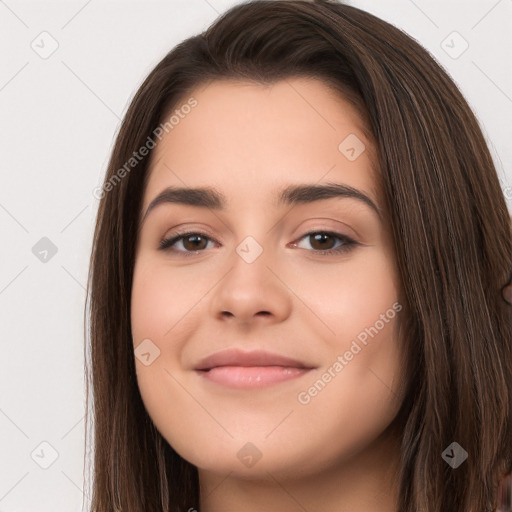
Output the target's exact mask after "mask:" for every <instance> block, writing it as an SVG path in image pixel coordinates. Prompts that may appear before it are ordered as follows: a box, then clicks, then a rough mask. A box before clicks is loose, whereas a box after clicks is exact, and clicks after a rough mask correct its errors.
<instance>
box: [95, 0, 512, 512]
mask: <svg viewBox="0 0 512 512" xmlns="http://www.w3.org/2000/svg"><path fill="white" fill-rule="evenodd" d="M98 197H100V198H101V202H100V205H99V211H98V218H97V225H96V231H95V235H94V244H93V252H92V255H91V271H90V281H89V291H90V303H89V306H90V342H91V361H90V371H91V374H90V377H91V381H92V388H93V393H94V397H93V407H94V443H95V446H94V482H93V496H92V508H91V510H92V511H93V512H100V511H101V512H107V511H112V512H113V511H123V512H135V511H137V512H142V511H147V512H149V511H169V512H170V511H173V512H175V511H176V512H177V511H189V512H192V511H194V510H195V511H201V512H214V511H215V512H220V511H222V512H228V511H234V510H243V511H244V512H252V511H274V510H286V511H306V510H307V511H313V510H314V511H316V512H324V511H334V510H336V511H342V510H350V511H351V512H363V511H365V512H369V511H372V510H375V511H377V510H378V511H379V512H392V511H393V512H396V511H401V512H416V511H424V512H446V511H454V510H457V511H458V512H484V511H491V510H497V507H498V494H499V493H498V487H499V483H500V481H502V479H503V478H504V477H505V476H506V475H507V474H508V473H510V472H511V471H512V443H511V440H512V409H511V404H512V389H511V388H512V386H511V383H512V308H511V307H510V304H509V303H508V302H507V300H504V299H507V297H508V299H509V300H510V295H507V294H508V293H509V291H510V287H508V288H506V287H504V286H505V285H507V284H508V283H509V282H510V279H511V272H512V229H511V219H510V215H509V213H508V211H507V206H506V202H505V199H504V195H503V192H502V190H501V188H500V183H499V179H498V176H497V173H496V170H495V168H494V165H493V162H492V159H491V156H490V154H489V151H488V148H487V146H486V143H485V140H484V137H483V135H482V132H481V130H480V127H479V125H478V123H477V121H476V119H475V116H474V114H473V113H472V111H471V109H470V107H469V106H468V104H467V102H466V101H465V100H464V98H463V97H462V95H461V93H460V92H459V90H458V89H457V87H456V86H455V85H454V83H453V82H452V81H451V80H450V78H449V77H448V75H447V74H446V72H445V71H443V70H442V69H441V68H440V66H439V65H438V64H437V63H436V62H435V60H434V59H433V58H432V57H431V56H430V54H429V53H428V52H427V51H425V50H424V49H423V48H422V47H421V46H419V45H418V44H417V43H416V42H415V41H414V40H413V39H411V38H410V37H409V36H407V35H406V34H405V33H403V32H402V31H400V30H398V29H396V28H394V27H393V26H391V25H390V24H388V23H386V22H384V21H382V20H380V19H378V18H376V17H374V16H372V15H370V14H368V13H366V12H363V11H361V10H359V9H356V8H354V7H349V6H346V5H343V4H340V3H335V2H327V1H325V0H324V1H320V0H319V1H316V2H308V1H299V0H292V1H253V2H250V3H246V4H240V5H237V6H236V7H234V8H232V9H231V10H229V11H228V12H227V13H225V14H224V15H223V16H222V17H221V18H220V19H218V20H217V21H216V22H215V23H214V24H213V25H212V26H211V27H210V28H209V29H208V30H206V31H205V32H204V33H202V34H200V35H197V36H195V37H191V38H190V39H187V40H186V41H184V42H182V43H181V44H179V45H178V46H177V47H176V48H175V49H173V50H172V51H171V52H170V53H169V54H168V55H167V56H166V57H165V58H164V59H163V60H162V61H161V62H160V63H159V64H158V65H157V66H156V67H155V69H154V70H153V71H152V72H151V73H150V74H149V76H148V77H147V79H146V80H145V81H144V83H143V84H142V86H141V87H140V89H139V90H138V92H137V94H136V95H135V97H134V99H133V101H132V103H131V105H130V107H129V109H128V111H127V114H126V116H125V119H124V121H123V123H122V126H121V128H120V131H119V134H118V137H117V140H116V143H115V146H114V149H113V153H112V156H111V159H110V162H109V166H108V171H107V175H106V177H105V182H104V185H103V187H102V189H101V190H100V191H99V196H98ZM501 495H502V497H504V498H503V499H505V497H506V496H505V493H504V492H502V494H501ZM507 499H508V498H507ZM504 506H505V505H504V504H502V506H501V510H505V509H504V508H503V507H504ZM500 512H501V511H500Z"/></svg>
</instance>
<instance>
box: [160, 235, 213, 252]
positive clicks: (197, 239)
mask: <svg viewBox="0 0 512 512" xmlns="http://www.w3.org/2000/svg"><path fill="white" fill-rule="evenodd" d="M204 240H212V239H210V237H209V236H207V235H206V234H204V233H198V232H195V231H194V232H187V233H180V234H177V235H175V236H172V237H170V238H164V239H163V240H162V241H161V242H160V244H159V246H158V247H159V249H162V250H172V251H176V252H182V253H185V254H186V255H188V254H187V253H197V252H200V251H202V250H203V249H205V248H206V247H204V243H203V242H204ZM191 241H192V242H191ZM178 242H181V243H182V246H183V247H184V250H182V249H176V248H175V247H174V246H175V245H176V244H177V243H178ZM190 242H191V243H190ZM189 244H190V245H189ZM187 245H189V246H188V247H187Z"/></svg>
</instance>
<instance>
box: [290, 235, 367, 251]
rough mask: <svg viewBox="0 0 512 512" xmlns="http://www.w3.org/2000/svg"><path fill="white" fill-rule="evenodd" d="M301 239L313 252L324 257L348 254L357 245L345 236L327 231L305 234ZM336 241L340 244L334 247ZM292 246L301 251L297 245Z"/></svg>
mask: <svg viewBox="0 0 512 512" xmlns="http://www.w3.org/2000/svg"><path fill="white" fill-rule="evenodd" d="M303 239H308V240H309V244H310V246H311V247H312V248H313V252H316V253H317V254H324V255H328V254H341V253H345V252H349V251H350V250H351V249H353V248H354V247H355V246H356V245H359V243H358V242H356V241H355V240H352V238H350V237H348V236H346V235H342V234H341V233H332V232H329V231H312V232H310V233H306V234H305V235H304V236H303V237H302V238H301V240H303ZM336 241H339V242H341V243H338V245H337V246H336ZM333 243H334V246H333ZM294 245H295V246H297V247H299V248H301V249H303V247H300V246H299V244H294Z"/></svg>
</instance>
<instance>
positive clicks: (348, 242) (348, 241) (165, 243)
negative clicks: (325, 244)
mask: <svg viewBox="0 0 512 512" xmlns="http://www.w3.org/2000/svg"><path fill="white" fill-rule="evenodd" d="M317 234H323V235H329V236H332V237H334V238H338V239H339V240H342V241H343V242H344V243H343V245H341V246H339V247H337V248H335V249H325V250H318V251H315V250H314V249H313V250H312V251H313V252H314V253H315V254H319V255H323V256H334V255H337V254H344V253H348V252H349V251H351V250H352V249H353V248H354V247H355V246H356V245H360V244H359V243H358V242H356V241H355V240H353V239H352V238H350V237H348V236H346V235H342V234H341V233H335V232H333V231H310V232H309V233H306V234H304V235H303V236H302V237H301V238H300V239H299V241H300V240H302V239H303V238H306V237H308V236H311V235H317ZM192 235H199V236H200V237H203V238H206V239H207V240H209V241H213V242H216V243H218V242H217V241H216V240H214V239H213V238H211V237H209V236H208V235H207V234H206V233H201V232H199V231H186V232H184V233H176V234H175V235H173V236H172V237H170V238H164V239H163V240H161V242H160V244H159V246H158V248H159V249H160V250H162V251H172V252H179V253H183V254H184V255H185V256H186V257H188V256H192V255H194V254H197V253H199V252H202V251H204V250H205V249H198V250H196V251H187V250H185V251H178V250H176V249H172V246H173V245H174V244H175V243H176V242H178V241H179V240H181V239H183V238H187V237H189V236H192ZM306 250H308V249H306Z"/></svg>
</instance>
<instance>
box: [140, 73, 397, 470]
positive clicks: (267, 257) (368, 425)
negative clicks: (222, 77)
mask: <svg viewBox="0 0 512 512" xmlns="http://www.w3.org/2000/svg"><path fill="white" fill-rule="evenodd" d="M187 101H188V103H187ZM183 105H193V106H191V107H183ZM176 109H177V110H178V112H177V113H175V117H174V120H173V121H172V129H169V127H170V126H171V125H168V126H167V131H168V133H165V131H164V136H163V137H162V139H161V141H160V142H159V143H158V145H157V147H156V148H155V149H154V154H153V156H152V165H151V169H150V176H149V181H148V183H147V187H146V190H145V193H144V198H143V210H142V214H141V217H142V216H144V220H143V223H142V227H141V231H140V235H139V240H138V245H137V252H136V263H135V271H134V280H133V291H132V303H131V304H132V306H131V325H132V332H133V344H134V349H135V356H136V359H135V361H136V370H137V380H138V385H139V387H140V392H141V395H142V398H143V401H144V404H145V407H146V409H147V411H148V413H149V415H150V416H151V418H152V420H153V422H154V423H155V425H156V427H157V428H158V430H159V431H160V433H161V434H162V435H163V436H164V437H165V439H166V440H167V441H168V442H169V444H170V445H171V446H172V447H173V448H174V449H175V450H176V452H177V453H179V454H180V455H181V456H182V457H183V458H185V459H186V460H188V461H189V462H191V463H192V464H194V465H195V466H197V467H198V468H199V470H200V471H204V472H213V473H219V474H227V473H228V472H231V476H236V475H239V476H240V477H242V478H245V477H251V478H253V477H256V476H257V475H265V474H266V473H267V472H270V473H271V474H272V475H274V476H276V478H277V477H278V476H282V477H284V476H287V477H293V476H294V475H298V474H300V475H302V476H304V475H308V474H314V473H317V472H319V471H323V470H327V469H329V468H331V469H332V468H334V467H335V466H338V465H343V464H348V462H349V461H350V460H351V458H353V457H356V456H357V455H358V454H361V453H363V452H364V451H365V450H367V449H368V448H369V447H370V446H375V442H376V441H377V440H378V439H379V438H380V436H381V434H383V432H384V431H385V430H386V427H388V425H389V424H390V422H391V421H392V420H393V418H394V417H395V416H396V413H397V411H398V409H399V407H400V404H401V398H402V397H401V396H398V385H399V383H400V379H401V375H400V361H399V356H400V353H401V351H400V346H399V343H398V337H397V332H396V331H397V318H398V316H399V315H400V312H399V311H400V309H401V307H402V306H401V304H400V302H399V296H398V290H399V281H398V274H397V270H396V267H395V257H394V252H393V246H392V238H391V236H390V232H389V226H387V225H386V224H385V223H384V221H383V219H382V217H381V216H380V215H383V214H384V211H383V208H384V205H383V202H382V197H380V190H379V189H378V187H377V181H376V176H375V174H374V173H373V171H372V168H371V153H372V151H373V149H374V148H373V146H372V145H371V143H370V141H369V140H367V139H366V138H365V136H364V135H363V132H362V127H361V124H360V120H359V118H358V115H357V114H356V112H355V111H354V110H353V108H352V107H351V106H350V104H348V103H347V102H345V101H344V100H342V99H341V98H340V97H339V96H338V95H337V94H335V93H334V92H332V91H331V89H329V88H328V87H327V86H326V85H325V84H324V83H323V82H321V81H317V80H312V79H304V78H294V79H289V80H286V81H281V82H277V83H275V84H274V85H272V86H264V85H260V84H254V83H248V82H243V83H242V82H234V81H214V82H212V83H210V85H209V86H207V87H206V88H205V87H204V86H203V87H200V88H197V89H195V90H194V91H192V93H191V94H190V96H189V97H187V98H185V100H184V101H183V102H182V104H180V105H178V106H177V107H176ZM326 186H330V188H328V189H324V188H323V187H326ZM295 187H297V188H298V189H299V190H297V191H295V192H294V191H293V189H294V188H295ZM309 187H319V188H318V189H317V190H316V191H315V189H311V190H310V189H309ZM342 187H350V189H349V190H352V191H357V194H358V195H359V196H357V194H356V195H354V194H352V195H349V194H348V193H347V191H346V189H345V192H344V189H343V188H342ZM185 188H186V189H188V188H191V189H195V188H200V189H207V191H208V192H207V193H206V192H202V193H199V192H188V193H187V192H185V193H179V192H176V191H175V192H172V190H173V189H185ZM302 188H303V190H301V189H302ZM166 189H169V191H168V193H167V195H163V196H160V194H162V193H163V192H164V191H165V190H166ZM159 196H160V200H159V201H158V202H157V204H154V205H153V207H152V208H150V211H149V212H147V213H146V211H147V209H148V207H149V205H150V204H151V203H152V202H153V201H154V200H155V198H157V197H159ZM365 198H367V199H365ZM372 204H373V205H375V208H374V207H373V206H372ZM379 210H380V214H379ZM184 233H192V235H190V234H188V235H186V236H183V237H182V238H176V239H175V240H174V241H173V239H174V238H175V237H178V235H179V234H184ZM165 239H168V240H171V241H170V242H166V243H165V244H164V248H159V245H160V244H161V243H162V241H163V240H165ZM231 350H236V351H238V353H235V354H234V355H233V354H231V358H229V357H227V358H224V359H217V360H210V361H206V362H204V359H205V358H207V357H209V356H212V355H214V354H217V353H220V354H221V355H224V356H226V354H223V353H225V352H229V351H231ZM253 351H265V352H268V353H270V355H267V356H262V357H263V358H258V357H256V356H257V355H258V354H256V356H255V355H254V354H249V356H252V358H251V357H248V358H246V359H243V358H242V356H244V355H247V353H252V352H253ZM260 356H261V354H260ZM278 356H280V357H285V358H289V359H293V360H294V361H295V362H290V361H283V360H279V359H278ZM299 367H302V368H299ZM304 367H305V368H304ZM199 368H202V369H203V370H200V369H199ZM205 368H210V370H209V371H206V370H205Z"/></svg>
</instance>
